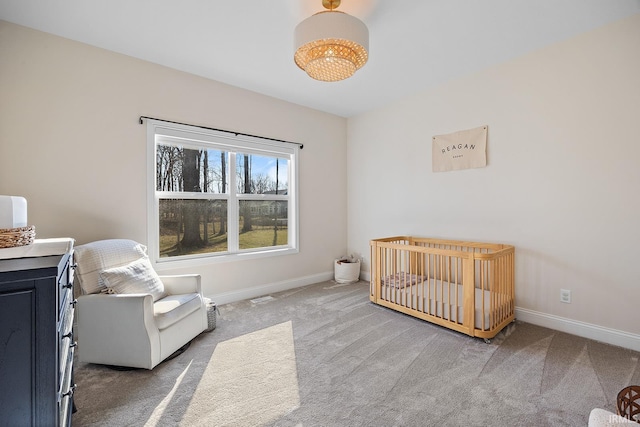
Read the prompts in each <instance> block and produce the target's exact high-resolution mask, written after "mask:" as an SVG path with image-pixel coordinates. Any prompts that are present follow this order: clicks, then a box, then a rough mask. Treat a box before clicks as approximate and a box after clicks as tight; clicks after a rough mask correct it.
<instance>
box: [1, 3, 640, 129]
mask: <svg viewBox="0 0 640 427" xmlns="http://www.w3.org/2000/svg"><path fill="white" fill-rule="evenodd" d="M320 10H324V9H323V7H322V2H321V0H272V1H267V0H225V1H222V0H45V1H42V0H0V19H3V20H6V21H9V22H13V23H16V24H20V25H24V26H27V27H31V28H35V29H38V30H41V31H45V32H48V33H52V34H56V35H59V36H62V37H66V38H69V39H73V40H77V41H81V42H84V43H87V44H90V45H94V46H98V47H101V48H104V49H108V50H112V51H115V52H120V53H123V54H126V55H130V56H134V57H137V58H141V59H144V60H147V61H151V62H154V63H158V64H162V65H166V66H168V67H172V68H176V69H179V70H183V71H187V72H189V73H193V74H197V75H200V76H204V77H208V78H211V79H213V80H217V81H220V82H224V83H228V84H230V85H234V86H239V87H242V88H246V89H249V90H252V91H255V92H259V93H262V94H265V95H269V96H273V97H275V98H280V99H283V100H286V101H290V102H293V103H296V104H300V105H304V106H307V107H311V108H315V109H318V110H322V111H326V112H329V113H333V114H336V115H339V116H343V117H350V116H353V115H356V114H359V113H362V112H365V111H367V110H370V109H374V108H377V107H380V106H383V105H385V104H388V103H390V102H392V101H394V100H395V99H398V98H401V97H404V96H407V95H410V94H412V93H416V92H419V91H423V90H426V89H429V88H432V87H434V86H437V85H439V84H441V83H443V82H446V81H448V80H451V79H454V78H457V77H461V76H463V75H466V74H469V73H473V72H476V71H479V70H482V69H484V68H486V67H489V66H491V65H492V64H496V63H500V62H503V61H506V60H509V59H511V58H514V57H517V56H521V55H523V54H526V53H527V52H530V51H532V50H535V49H538V48H541V47H543V46H545V45H548V44H551V43H554V42H557V41H560V40H564V39H567V38H569V37H572V36H574V35H576V34H579V33H581V32H584V31H588V30H591V29H594V28H596V27H599V26H602V25H604V24H607V23H609V22H613V21H615V20H618V19H622V18H624V17H627V16H630V15H633V14H636V13H640V0H482V1H480V0H386V1H385V0H342V5H341V6H340V7H339V9H338V10H341V11H343V12H346V13H350V14H352V15H354V16H356V17H358V18H360V19H361V20H363V21H364V22H365V23H366V24H367V26H368V28H369V34H370V42H369V45H370V56H369V62H368V63H367V64H366V65H365V66H364V67H363V68H362V69H360V70H359V71H358V72H357V73H356V74H355V75H354V76H353V77H351V78H350V79H347V80H344V81H341V82H334V83H326V82H318V81H315V80H313V79H311V78H310V77H308V76H307V75H306V74H305V73H304V72H303V71H302V70H300V69H298V68H297V67H296V65H295V63H294V62H293V31H294V28H295V26H296V25H297V24H298V23H299V22H300V21H302V20H303V19H305V18H306V17H308V16H310V15H312V14H313V13H315V12H317V11H320ZM0 66H1V62H0Z"/></svg>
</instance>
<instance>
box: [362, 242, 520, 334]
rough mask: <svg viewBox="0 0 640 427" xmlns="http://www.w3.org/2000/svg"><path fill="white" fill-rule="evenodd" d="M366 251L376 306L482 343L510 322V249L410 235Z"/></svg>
mask: <svg viewBox="0 0 640 427" xmlns="http://www.w3.org/2000/svg"><path fill="white" fill-rule="evenodd" d="M370 246H371V274H370V277H371V284H370V299H371V301H373V302H375V303H376V304H380V305H382V306H386V307H389V308H392V309H395V310H397V311H400V312H403V313H406V314H409V315H412V316H415V317H418V318H421V319H424V320H427V321H430V322H433V323H436V324H439V325H441V326H445V327H447V328H450V329H453V330H456V331H459V332H462V333H465V334H468V335H470V336H477V337H481V338H493V337H494V336H495V335H496V334H497V333H498V332H499V331H500V330H501V329H502V328H504V326H506V325H507V324H509V323H510V322H511V321H513V319H514V318H515V288H514V254H515V250H514V247H513V246H510V245H503V244H494V243H479V242H465V241H457V240H442V239H429V238H418V237H412V236H396V237H387V238H383V239H374V240H371V242H370Z"/></svg>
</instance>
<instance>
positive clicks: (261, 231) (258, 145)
mask: <svg viewBox="0 0 640 427" xmlns="http://www.w3.org/2000/svg"><path fill="white" fill-rule="evenodd" d="M147 139H148V157H149V160H148V161H149V213H150V218H149V254H150V257H151V258H152V259H154V260H155V261H156V262H166V261H175V260H191V259H203V258H204V259H209V260H212V259H227V258H228V257H233V256H245V257H246V256H270V255H277V254H282V253H291V252H297V247H298V237H297V236H298V232H297V230H298V227H297V217H298V215H297V211H298V209H297V201H296V188H297V185H296V177H297V173H296V167H297V156H298V149H299V148H298V146H296V145H295V144H291V143H286V142H279V141H272V140H267V139H262V138H257V137H248V136H236V135H235V134H230V133H226V132H222V131H213V130H204V129H201V128H198V127H192V126H188V125H178V124H170V125H168V124H166V123H164V122H162V121H156V120H151V119H149V120H148V121H147Z"/></svg>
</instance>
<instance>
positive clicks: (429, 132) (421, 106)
mask: <svg viewBox="0 0 640 427" xmlns="http://www.w3.org/2000/svg"><path fill="white" fill-rule="evenodd" d="M433 67H437V64H433ZM639 71H640V15H635V16H634V17H632V18H630V19H625V20H622V21H619V22H616V23H614V24H611V25H608V26H606V27H603V28H600V29H597V30H595V31H592V32H589V33H585V34H583V35H580V36H579V37H576V38H573V39H570V40H567V41H565V42H562V43H558V44H555V45H552V46H550V47H547V48H544V49H542V50H539V51H536V52H534V53H531V54H528V55H526V56H524V57H521V58H519V59H516V60H513V61H510V62H508V63H504V64H502V65H498V66H495V67H492V68H489V69H487V70H485V71H484V72H481V73H477V74H475V75H472V76H469V77H466V78H462V79H458V80H455V81H451V82H449V83H448V84H445V85H442V86H441V87H438V88H436V89H434V90H430V91H427V92H424V93H420V94H416V95H415V96H412V97H411V98H408V99H404V100H402V101H400V102H397V103H394V104H393V105H390V106H388V107H386V108H383V109H380V110H377V111H374V112H371V113H368V114H363V115H361V116H358V117H355V118H352V119H349V122H348V133H347V135H348V137H347V139H348V149H347V153H348V179H349V191H348V193H349V202H348V229H349V241H348V244H349V249H350V251H357V252H361V253H363V254H367V258H368V240H369V239H371V238H376V237H385V236H392V235H398V234H413V235H418V236H432V237H443V238H454V239H469V240H478V241H490V242H503V243H509V244H513V245H515V247H516V259H517V263H516V268H517V273H516V274H517V283H516V293H517V300H516V304H517V306H518V308H519V311H518V317H519V318H521V319H523V320H529V321H532V322H536V323H539V324H545V325H548V326H553V327H556V328H558V329H563V328H564V329H566V330H568V331H571V332H576V333H579V334H587V335H588V334H591V335H593V336H594V337H596V338H599V337H598V336H597V334H598V333H599V332H598V331H600V332H603V333H605V334H613V335H616V334H618V335H620V336H624V337H626V338H629V340H630V341H629V340H628V341H626V343H625V344H628V343H633V344H632V345H633V346H636V347H637V349H640V335H639V334H640V314H639V313H640V310H639V307H638V303H639V301H640V262H639V261H638V259H637V258H638V257H637V252H638V248H639V246H640V197H638V194H639V191H640V72H639ZM424 72H425V73H428V72H429V69H425V70H424ZM482 125H488V126H489V136H488V149H487V158H488V165H487V167H486V168H481V169H472V170H464V171H455V172H444V173H433V172H432V171H431V137H432V136H433V135H438V134H443V133H449V132H454V131H457V130H462V129H469V128H473V127H476V126H482ZM561 288H564V289H569V290H571V292H572V303H571V304H563V303H560V302H559V297H560V289H561ZM626 333H629V334H631V336H627V335H626Z"/></svg>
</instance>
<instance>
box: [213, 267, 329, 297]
mask: <svg viewBox="0 0 640 427" xmlns="http://www.w3.org/2000/svg"><path fill="white" fill-rule="evenodd" d="M331 279H333V271H328V272H326V273H320V274H313V275H311V276H304V277H298V278H295V279H291V280H284V281H281V282H275V283H268V284H266V285H260V286H254V287H252V288H246V289H241V290H239V291H231V292H223V293H221V294H214V295H206V296H207V297H209V298H211V300H212V301H215V303H216V304H218V305H220V304H227V303H230V302H235V301H241V300H245V299H249V298H255V297H261V296H264V295H267V294H270V293H273V292H280V291H288V290H289V289H294V288H299V287H301V286H306V285H311V284H313V283H318V282H325V281H327V280H331Z"/></svg>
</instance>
